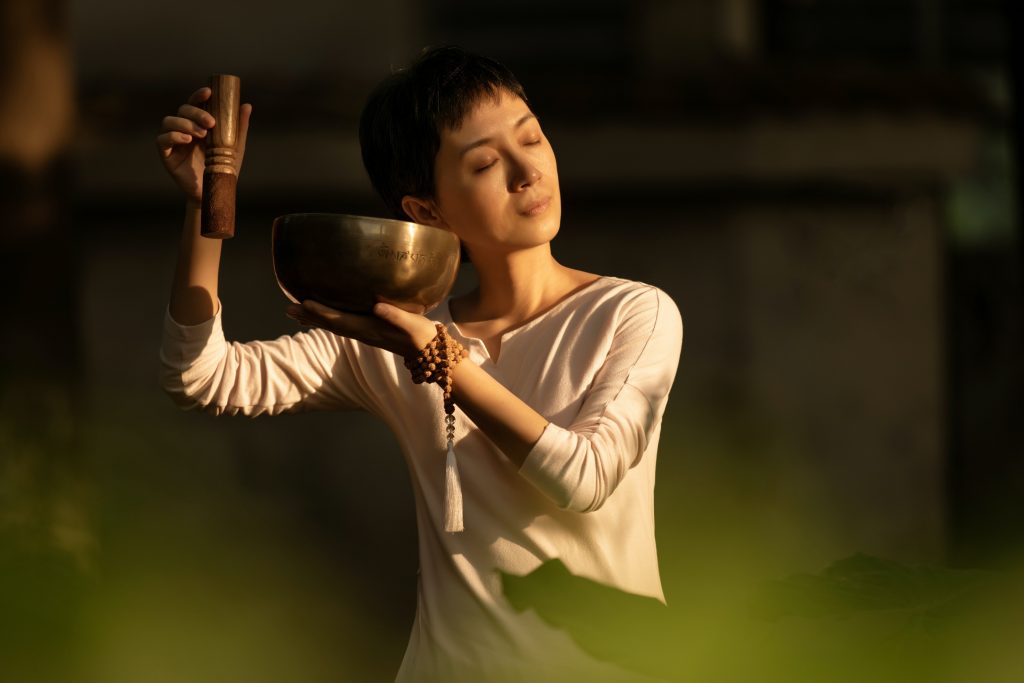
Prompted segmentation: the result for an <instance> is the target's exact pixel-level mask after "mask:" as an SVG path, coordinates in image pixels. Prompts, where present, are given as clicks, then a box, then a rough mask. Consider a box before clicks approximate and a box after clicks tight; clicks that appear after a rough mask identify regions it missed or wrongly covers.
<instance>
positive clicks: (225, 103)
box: [200, 74, 241, 239]
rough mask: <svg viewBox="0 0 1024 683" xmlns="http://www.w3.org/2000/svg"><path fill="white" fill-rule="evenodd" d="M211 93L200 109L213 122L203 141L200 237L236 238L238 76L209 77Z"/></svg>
mask: <svg viewBox="0 0 1024 683" xmlns="http://www.w3.org/2000/svg"><path fill="white" fill-rule="evenodd" d="M210 89H211V90H212V91H213V92H212V94H211V95H210V99H208V100H207V101H206V103H205V106H204V107H203V108H204V109H206V111H208V112H210V114H211V115H212V116H213V118H214V119H215V120H216V123H215V125H214V126H213V128H211V129H210V131H209V134H208V135H207V136H206V138H205V150H206V169H205V170H204V171H203V203H202V221H201V223H200V234H202V235H203V237H211V238H214V239H228V238H231V237H234V236H235V190H236V188H237V186H238V170H237V168H236V166H235V162H236V157H237V146H238V119H239V102H240V99H241V80H240V79H239V78H238V76H230V75H227V74H214V75H212V76H210Z"/></svg>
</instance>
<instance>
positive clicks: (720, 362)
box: [0, 0, 1024, 683]
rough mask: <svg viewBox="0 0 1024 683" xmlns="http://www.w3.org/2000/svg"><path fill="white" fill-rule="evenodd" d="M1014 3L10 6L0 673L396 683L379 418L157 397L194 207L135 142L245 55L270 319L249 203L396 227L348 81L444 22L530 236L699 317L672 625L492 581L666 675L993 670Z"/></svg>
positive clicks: (1012, 447)
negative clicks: (490, 116) (508, 126)
mask: <svg viewBox="0 0 1024 683" xmlns="http://www.w3.org/2000/svg"><path fill="white" fill-rule="evenodd" d="M1012 4H1013V3H1002V2H998V1H996V0H971V1H968V0H817V1H813V0H675V1H673V0H642V1H633V2H630V1H627V0H587V1H586V2H583V1H582V0H568V1H566V2H559V3H547V2H540V1H539V0H524V1H522V2H518V3H514V4H511V5H510V4H507V3H480V2H468V1H465V0H429V1H415V0H383V1H380V2H374V3H363V2H358V3H357V2H343V3H341V2H328V1H327V0H295V2H291V3H289V4H288V5H286V6H284V5H281V4H280V3H268V2H252V3H246V4H244V5H239V4H237V3H228V2H221V1H218V0H213V1H208V2H203V3H198V2H197V3H184V4H178V5H173V6H156V5H151V4H146V3H129V2H126V1H125V0H94V1H93V2H90V3H85V2H81V1H79V2H68V0H8V1H7V2H5V3H3V5H2V6H0V213H2V215H3V221H2V223H0V245H2V249H0V273H2V277H3V283H4V288H5V291H7V292H8V294H9V296H8V299H7V307H6V308H7V310H6V314H5V319H6V320H5V325H4V334H3V335H2V336H0V679H2V680H5V681H23V680H31V681H39V682H49V681H54V682H57V681H60V682H66V681H75V682H79V681H81V682H84V683H101V682H102V683H122V682H124V683H129V682H131V683H134V682H136V681H147V683H162V682H163V681H168V682H171V681H183V680H187V681H193V682H195V683H203V682H205V681H211V682H212V681H225V680H246V681H250V682H252V683H262V682H268V683H269V682H277V681H283V680H292V681H304V682H307V681H308V682H311V683H312V682H319V681H336V680H358V681H377V680H379V681H390V680H392V679H393V677H394V675H395V673H396V672H397V670H398V666H399V663H400V662H401V658H402V655H403V652H404V650H405V645H406V642H407V640H408V636H409V629H410V628H411V625H412V619H413V613H414V610H415V600H416V585H417V577H416V572H417V562H418V560H417V548H416V544H417V537H416V528H415V520H414V516H413V515H414V510H413V499H412V489H411V486H410V480H409V475H408V473H407V470H406V465H405V462H404V461H403V458H402V454H401V453H400V451H399V449H398V445H397V441H396V440H395V439H394V437H393V436H392V434H391V433H390V432H389V431H388V429H387V427H386V426H385V425H384V424H383V423H381V422H379V421H377V420H375V419H373V418H372V417H370V416H369V415H367V414H362V413H309V414H298V415H285V416H277V417H273V418H266V417H261V418H255V419H249V418H243V417H239V418H229V417H219V418H215V417H212V416H209V415H204V414H200V413H198V412H195V411H192V412H186V411H180V410H179V409H178V408H177V407H175V406H174V404H172V402H171V401H170V400H169V398H168V397H167V396H166V395H164V394H163V392H162V391H161V389H160V387H159V385H158V382H157V370H158V355H157V351H158V347H159V342H160V335H161V325H162V321H163V316H164V313H165V310H166V307H167V302H168V296H169V292H170V286H171V278H172V273H173V269H174V264H175V259H176V257H177V244H178V239H179V235H180V232H181V229H182V220H183V218H184V214H185V207H184V201H183V199H182V198H181V196H180V194H179V193H178V191H177V190H176V188H175V187H174V185H173V184H172V181H171V179H170V178H169V177H168V176H167V175H166V173H165V171H164V170H163V168H162V166H161V164H160V161H159V159H158V156H157V152H156V146H155V142H154V141H155V137H156V135H157V133H158V131H159V127H160V123H161V119H162V118H163V117H164V116H165V115H168V114H174V113H175V111H176V109H177V107H178V105H179V104H181V103H182V102H184V101H185V99H186V98H187V97H188V95H189V94H190V93H191V92H192V91H194V90H195V89H196V88H198V87H200V86H202V85H204V84H206V82H207V79H208V77H209V75H210V74H213V73H232V74H236V75H238V76H240V78H241V83H242V101H243V102H251V103H252V104H253V113H252V120H251V127H250V131H249V137H248V145H247V149H246V154H245V164H244V167H243V170H242V174H241V177H240V179H239V184H238V216H237V229H236V236H235V237H234V238H233V239H231V240H230V241H228V242H226V243H225V244H224V253H223V261H222V267H221V276H220V297H221V300H222V301H223V303H224V311H225V313H224V326H225V332H226V334H227V336H228V338H229V339H232V340H237V341H246V340H250V339H272V338H275V337H277V336H279V335H282V334H291V333H294V332H296V331H298V330H299V327H298V325H297V324H296V323H295V322H294V321H292V320H289V319H288V318H286V317H285V315H284V308H285V305H286V304H287V300H286V298H285V297H284V295H283V294H282V293H281V291H280V290H279V289H278V287H277V284H276V282H275V280H274V275H273V272H272V269H271V253H270V226H271V223H272V221H273V219H274V218H275V217H276V216H279V215H281V214H284V213H291V212H313V211H327V212H340V213H353V214H364V215H384V214H385V209H384V205H383V203H382V202H381V201H380V200H379V199H378V198H377V197H376V196H375V195H374V194H373V192H372V190H371V188H370V185H369V181H368V179H367V178H366V175H365V173H364V170H363V167H362V163H361V160H360V153H359V144H358V139H357V120H358V116H359V112H360V109H361V107H362V104H363V102H364V100H365V98H366V96H367V95H368V93H369V92H370V89H371V88H372V87H373V86H374V85H375V84H376V83H377V82H378V81H379V80H380V79H382V78H383V77H385V76H386V75H387V74H388V73H390V72H391V70H392V69H393V68H398V67H399V66H401V65H403V64H406V63H407V62H409V61H410V60H411V59H413V58H414V57H415V56H416V55H417V54H418V52H419V51H420V50H421V49H422V48H423V47H425V46H427V45H434V44H439V43H454V44H459V45H462V46H463V47H466V48H468V49H471V50H475V51H478V52H480V53H482V54H485V55H488V56H490V57H493V58H496V59H498V60H500V61H502V62H503V63H505V64H506V65H507V66H509V67H510V68H511V69H512V71H513V72H515V73H516V75H517V76H518V77H519V79H520V80H521V81H522V83H523V85H524V86H525V89H526V92H527V93H528V94H529V96H530V98H531V101H532V103H533V105H534V109H535V112H536V113H537V115H538V116H539V118H540V120H541V122H542V124H543V126H544V128H545V132H546V133H547V135H548V137H549V138H550V140H551V142H552V145H553V147H554V150H555V153H556V155H557V159H558V169H559V178H560V185H561V188H562V198H563V213H562V215H563V220H562V226H561V230H560V232H559V234H558V236H557V237H556V239H555V240H554V242H553V243H552V250H553V252H554V254H555V256H556V258H557V259H558V260H559V261H560V262H561V263H563V264H566V265H568V266H571V267H573V268H578V269H582V270H586V271H590V272H595V273H600V274H606V275H615V276H619V277H624V278H630V279H635V280H640V281H643V282H647V283H650V284H653V285H657V286H658V287H660V288H662V289H663V290H665V292H667V293H668V294H669V295H670V296H671V297H672V298H673V299H674V300H675V301H676V303H677V304H678V306H679V309H680V312H681V313H682V316H683V320H684V325H685V331H686V334H685V342H684V347H683V354H682V358H681V361H680V365H679V371H678V374H677V377H676V380H675V385H674V388H673V390H672V393H671V398H670V401H669V404H668V407H667V410H666V412H665V416H664V423H663V427H662V436H661V449H660V451H659V454H658V464H657V469H658V480H657V481H658V483H657V494H656V510H657V519H658V532H657V533H658V547H659V555H660V560H661V573H662V579H663V583H664V586H665V592H666V595H667V598H668V603H669V607H668V611H667V612H665V611H660V610H659V609H658V608H660V607H661V606H660V605H659V606H658V608H656V607H655V606H653V605H650V604H646V603H643V602H642V601H641V602H640V603H636V602H632V601H630V600H629V596H626V595H610V594H609V593H608V590H609V589H607V587H602V586H597V585H589V584H587V585H584V583H582V582H579V581H573V580H572V579H573V577H571V576H566V575H563V574H560V573H559V572H558V568H557V567H555V568H552V567H551V566H549V567H547V569H546V574H545V575H544V576H543V577H537V581H538V583H536V584H531V583H530V582H529V579H521V580H518V582H517V580H516V579H511V583H509V585H511V586H517V587H518V590H520V591H521V593H519V594H518V595H521V596H522V600H523V602H522V604H523V605H524V606H533V607H534V608H536V609H538V611H540V612H541V613H542V614H543V615H544V616H545V618H549V619H550V620H551V621H552V622H553V623H556V624H558V625H559V626H561V627H563V628H566V629H567V630H568V631H569V632H570V633H572V634H573V635H574V636H575V637H577V638H578V639H579V640H580V642H581V643H582V644H583V645H584V646H585V647H588V648H593V649H594V651H595V652H597V653H598V654H601V655H602V656H606V657H608V658H612V659H615V660H617V661H620V662H622V663H624V664H626V665H628V666H632V667H634V668H638V669H640V670H646V671H650V672H656V673H659V674H660V675H663V676H665V677H666V678H668V679H673V680H702V681H714V680H732V681H737V680H744V681H745V680H750V681H768V680H779V681H784V680H785V681H789V680H800V679H801V677H810V678H805V679H806V680H810V679H815V680H830V681H839V680H847V679H849V680H865V678H872V679H873V680H894V681H896V680H949V681H957V682H959V681H975V680H983V681H1004V680H1005V681H1009V680H1015V679H1012V678H1011V672H1012V671H1014V670H1017V671H1019V670H1020V667H1021V666H1022V665H1024V662H1022V661H1021V654H1020V652H1019V648H1016V647H1013V646H1012V634H1014V633H1017V634H1019V633H1020V630H1019V629H1020V627H1021V626H1022V625H1024V624H1022V623H1021V617H1020V615H1021V614H1022V613H1024V610H1022V609H1017V608H1018V607H1024V600H1022V599H1021V595H1024V582H1022V581H1020V569H1021V567H1022V566H1024V563H1022V550H1024V543H1022V541H1024V536H1022V529H1024V453H1022V452H1021V451H1022V447H1021V444H1022V441H1024V433H1022V424H1024V421H1022V420H1021V419H1020V417H1019V415H1018V411H1019V406H1020V405H1022V404H1024V358H1022V353H1021V349H1024V327H1022V313H1021V312H1022V311H1024V301H1022V299H1024V281H1022V277H1021V261H1022V259H1021V257H1022V254H1024V250H1022V240H1021V228H1020V223H1021V219H1020V214H1019V197H1020V188H1021V184H1020V183H1021V180H1020V175H1019V173H1018V171H1017V169H1018V168H1019V166H1020V162H1021V161H1022V154H1021V150H1022V147H1021V137H1020V133H1021V121H1022V118H1021V113H1020V111H1021V110H1020V104H1019V103H1020V101H1021V100H1020V97H1021V93H1022V87H1024V83H1022V80H1021V74H1020V72H1019V71H1015V70H1014V69H1013V68H1011V64H1012V63H1013V60H1012V59H1011V54H1010V53H1011V48H1013V49H1016V47H1015V46H1014V45H1013V40H1011V37H1012V38H1014V39H1016V38H1019V36H1020V34H1021V31H1022V30H1024V26H1022V24H1021V19H1020V16H1019V15H1018V13H1017V12H1018V10H1017V9H1016V8H1013V11H1008V10H1007V9H1006V6H1011V5H1012ZM1020 61H1021V60H1019V59H1018V60H1017V62H1018V63H1019V62H1020ZM474 278H475V273H474V271H473V267H472V265H471V264H468V265H464V266H463V268H462V271H461V272H460V275H459V279H458V280H457V282H456V285H455V289H454V290H453V292H454V293H460V292H461V291H465V290H467V289H469V288H471V287H472V286H473V282H474ZM541 579H543V580H541ZM545 586H547V592H546V593H545V592H544V590H542V589H544V587H545ZM534 588H536V589H537V591H539V592H531V591H532V590H533V589H534ZM552 596H556V597H559V598H562V601H561V602H557V601H556V602H551V600H552ZM577 606H579V607H580V609H579V610H577ZM583 606H585V607H586V608H585V609H583ZM616 615H617V616H618V623H617V624H616V625H615V626H614V629H618V630H613V627H612V626H611V625H609V627H608V629H607V630H606V629H603V628H600V627H598V628H595V624H597V625H600V624H602V623H603V621H604V620H605V619H611V618H614V617H615V616H616ZM627 632H628V633H632V634H633V640H628V639H627V640H623V639H621V638H618V637H616V635H617V634H622V633H627ZM638 633H651V634H652V637H651V638H650V639H641V638H637V637H636V634H638ZM624 643H625V644H627V645H630V644H631V645H632V646H630V647H623V644H624ZM739 645H742V648H738V646H739ZM633 646H635V647H633ZM641 648H646V650H643V656H641V655H640V654H639V653H640V652H641ZM740 651H742V652H745V653H747V654H748V656H747V657H745V658H744V657H742V656H739V655H738V654H737V653H738V652H740ZM925 675H926V676H927V678H921V677H920V676H925Z"/></svg>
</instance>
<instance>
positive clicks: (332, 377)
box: [160, 299, 377, 417]
mask: <svg viewBox="0 0 1024 683" xmlns="http://www.w3.org/2000/svg"><path fill="white" fill-rule="evenodd" d="M222 313H223V308H222V306H221V302H220V300H219V299H218V300H217V312H216V314H214V316H213V317H212V318H210V319H209V320H206V321H204V322H201V323H199V324H197V325H181V324H179V323H178V322H177V321H176V320H174V318H172V317H171V313H170V307H168V309H167V312H166V313H165V315H164V326H163V339H162V342H161V346H160V386H161V387H162V388H163V390H164V391H165V392H166V393H167V394H168V395H169V396H170V397H171V399H172V400H173V401H174V402H175V403H176V404H178V405H179V406H180V407H181V408H182V409H193V408H199V409H200V410H202V411H203V412H206V413H210V414H213V415H221V414H228V415H235V414H238V413H241V414H242V415H247V416H250V417H255V416H257V415H262V414H268V415H276V414H278V413H293V412H304V411H309V410H340V411H349V410H367V411H370V412H372V411H373V408H374V405H375V400H376V399H375V397H374V394H373V391H372V390H371V387H370V384H369V382H367V379H366V376H365V375H364V374H363V372H362V367H363V363H365V362H367V361H368V360H369V358H368V356H369V355H370V354H372V353H373V352H374V351H376V350H377V349H375V348H374V347H370V346H367V345H365V344H362V343H361V342H358V341H356V340H354V339H349V338H347V337H341V336H339V335H336V334H333V333H331V332H328V331H326V330H322V329H320V328H311V329H309V330H308V331H302V332H298V333H296V334H293V335H282V336H281V337H278V338H277V339H274V340H273V341H250V342H244V343H241V342H228V341H226V340H225V338H224V331H223V327H222V322H221V317H222Z"/></svg>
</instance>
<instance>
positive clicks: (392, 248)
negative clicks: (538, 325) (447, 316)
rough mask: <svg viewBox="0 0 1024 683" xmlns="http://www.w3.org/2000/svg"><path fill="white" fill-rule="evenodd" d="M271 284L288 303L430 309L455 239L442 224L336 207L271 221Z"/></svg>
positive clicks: (448, 281)
mask: <svg viewBox="0 0 1024 683" xmlns="http://www.w3.org/2000/svg"><path fill="white" fill-rule="evenodd" d="M270 239H271V249H272V252H273V261H274V276H275V277H276V278H277V284H278V286H279V287H280V288H281V291H283V292H284V294H285V296H287V297H288V298H289V299H290V300H291V301H293V302H295V303H301V302H302V301H303V300H304V299H313V300H314V301H317V302H319V303H322V304H324V305H325V306H330V307H331V308H334V309H337V310H339V311H346V312H349V313H364V314H369V313H372V311H373V305H374V304H375V303H377V302H378V301H384V302H387V303H391V304H394V305H395V306H399V307H401V308H403V309H405V310H407V311H410V312H413V313H419V314H425V313H429V312H430V311H431V310H433V309H434V308H436V307H437V305H438V304H440V303H441V302H442V301H444V299H445V297H446V296H448V292H450V291H451V288H452V285H454V284H455V277H456V275H458V271H459V246H460V245H459V238H458V237H456V236H455V234H453V233H451V232H449V231H447V230H444V229H442V228H435V227H432V226H429V225H422V224H420V223H411V222H407V221H399V220H394V219H390V218H372V217H369V216H350V215H348V214H340V213H291V214H286V215H284V216H278V217H277V218H275V219H274V224H273V227H272V229H271V238H270Z"/></svg>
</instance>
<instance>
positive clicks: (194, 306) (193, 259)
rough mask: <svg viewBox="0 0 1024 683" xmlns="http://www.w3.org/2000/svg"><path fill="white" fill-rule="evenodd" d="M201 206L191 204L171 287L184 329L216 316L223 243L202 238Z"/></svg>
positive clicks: (176, 314)
mask: <svg viewBox="0 0 1024 683" xmlns="http://www.w3.org/2000/svg"><path fill="white" fill-rule="evenodd" d="M200 210H201V207H200V204H199V203H198V202H194V201H191V200H189V201H187V202H186V204H185V223H184V226H183V227H182V232H181V243H180V246H179V250H178V264H177V266H176V267H175V269H174V282H173V284H172V287H171V300H170V311H171V317H172V318H174V319H175V320H176V321H177V322H178V323H180V324H182V325H197V324H199V323H201V322H204V321H206V320H209V319H210V318H212V317H213V315H214V313H216V307H217V277H218V271H219V270H220V252H221V240H219V239H210V238H207V237H203V236H202V235H200V234H199V229H200Z"/></svg>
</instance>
